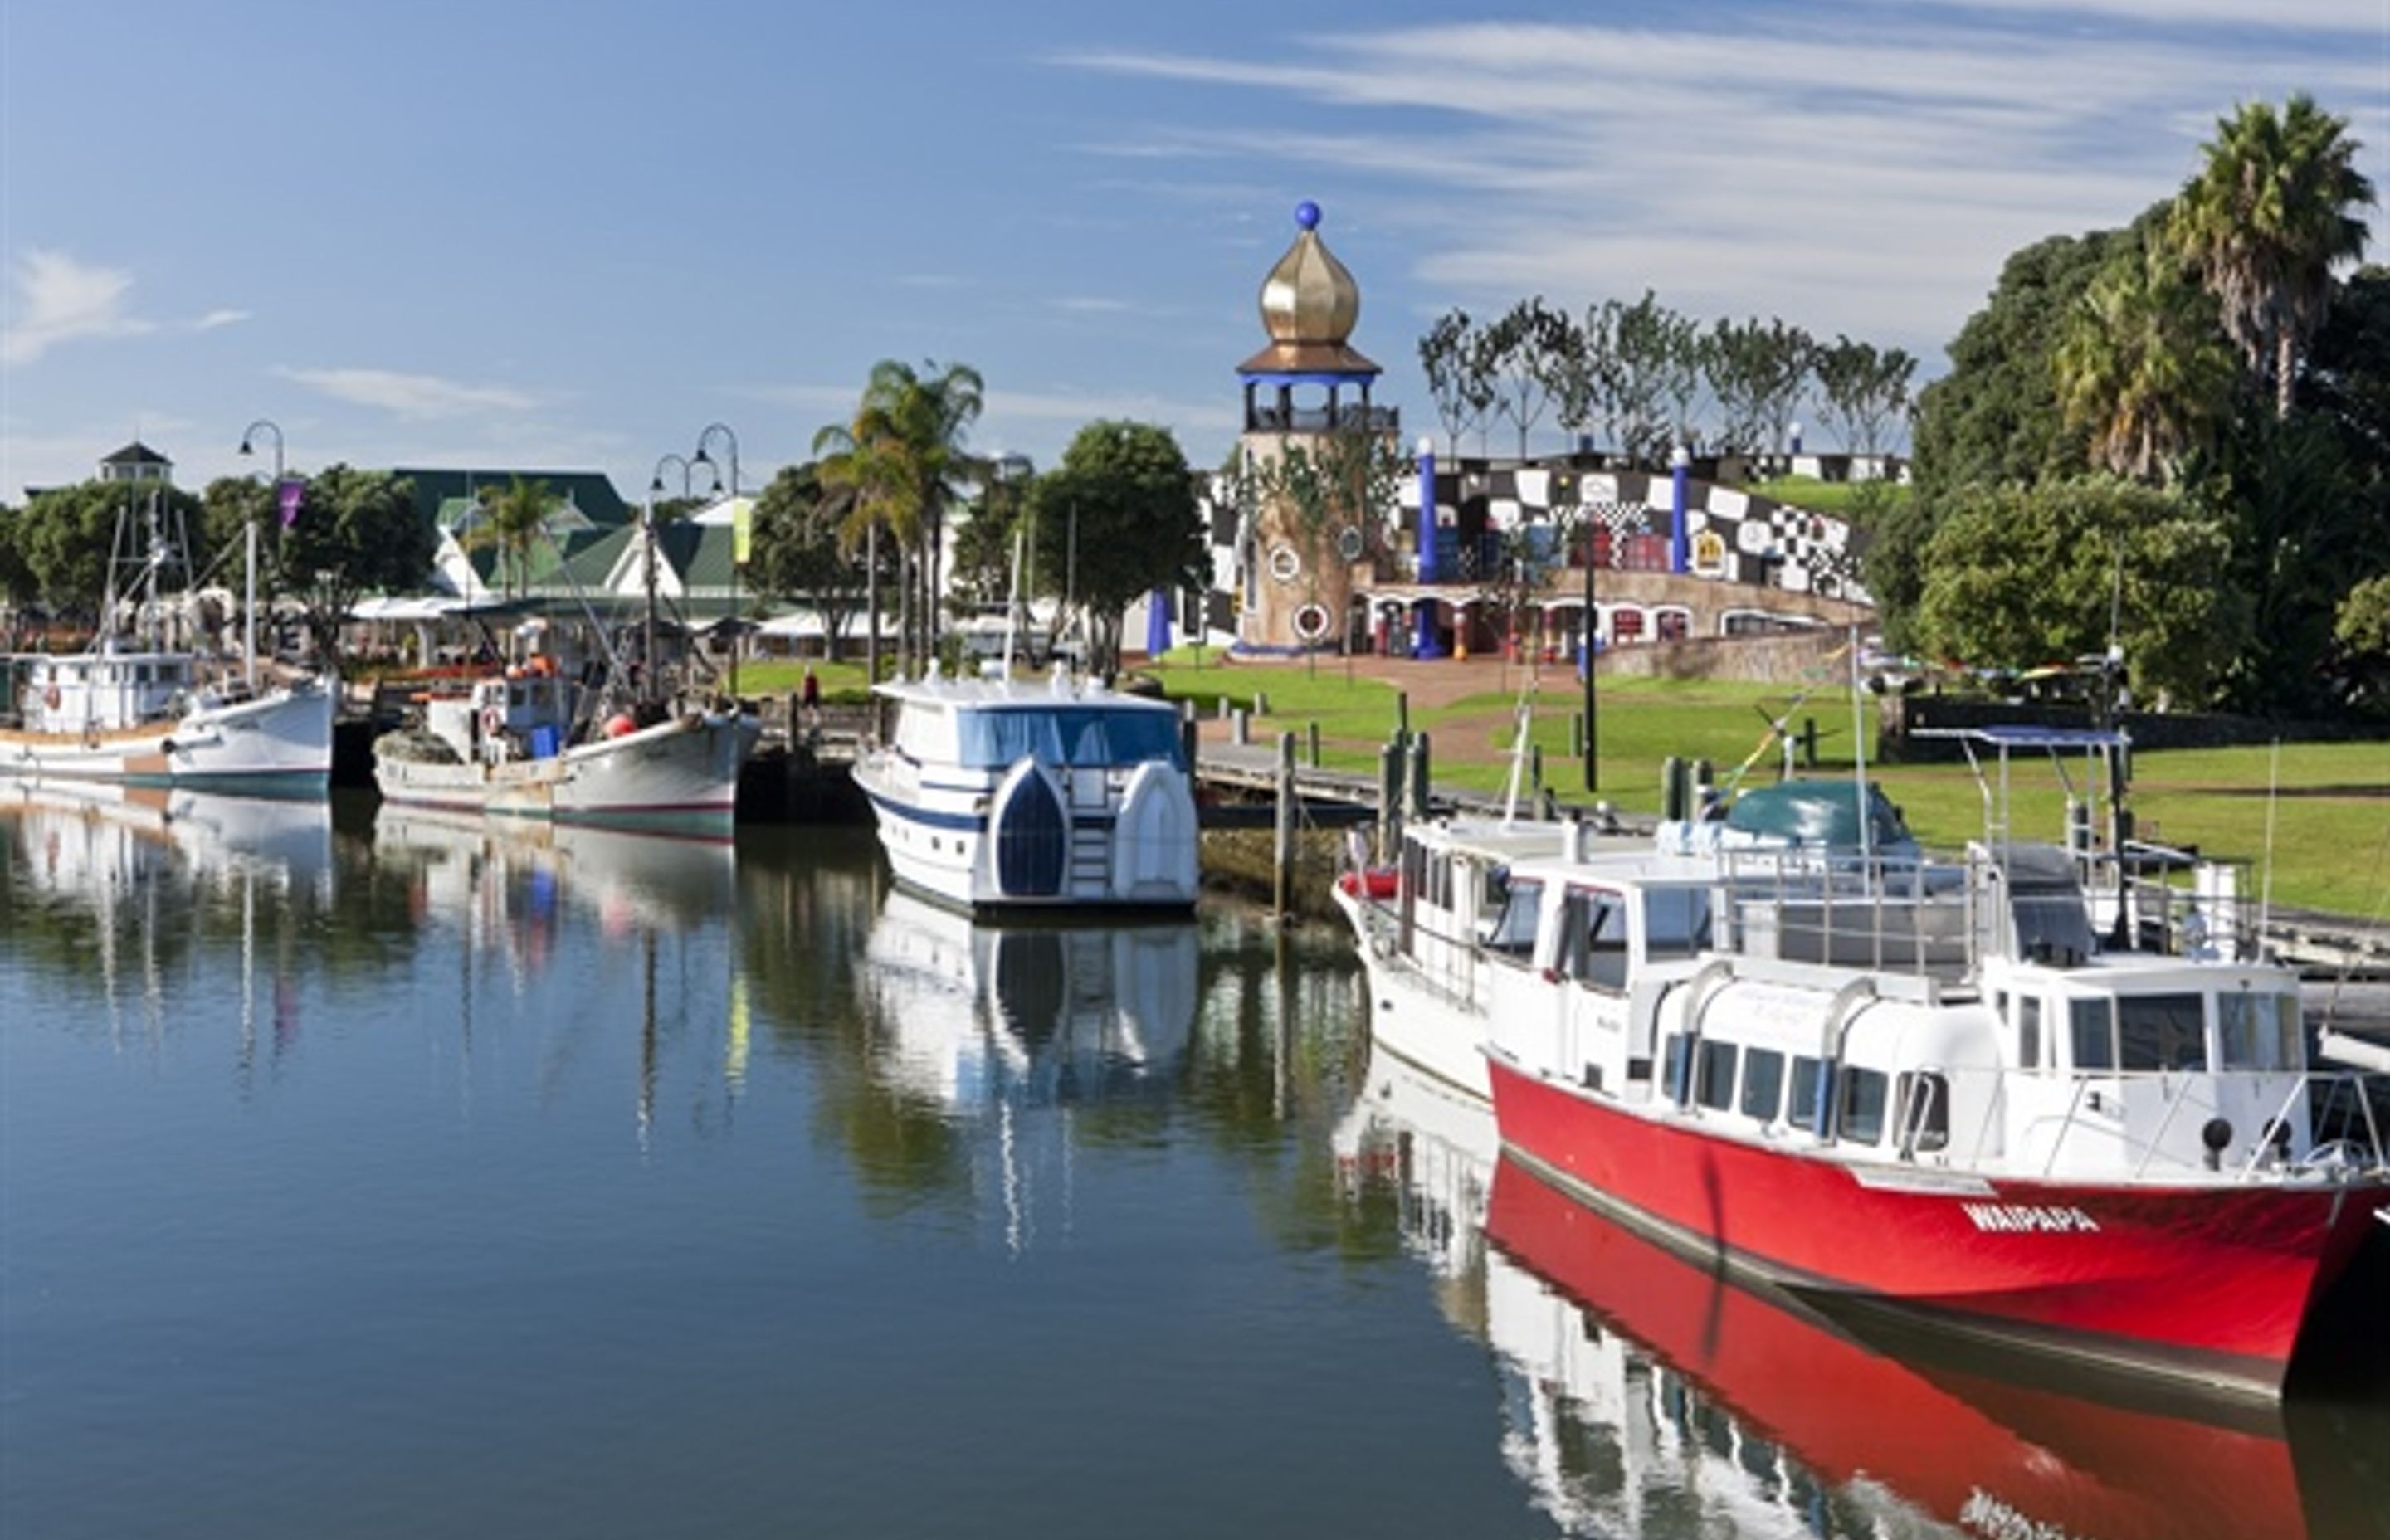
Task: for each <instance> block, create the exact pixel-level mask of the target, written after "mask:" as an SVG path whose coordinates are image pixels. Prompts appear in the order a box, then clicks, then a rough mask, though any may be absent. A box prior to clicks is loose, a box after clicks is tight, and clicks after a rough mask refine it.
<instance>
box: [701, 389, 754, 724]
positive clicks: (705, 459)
mask: <svg viewBox="0 0 2390 1540" xmlns="http://www.w3.org/2000/svg"><path fill="white" fill-rule="evenodd" d="M717 433H719V434H720V435H722V439H723V442H724V443H727V444H728V445H729V446H730V694H731V696H732V697H733V698H734V699H736V698H737V696H738V694H739V568H741V567H743V566H745V565H746V564H747V529H748V525H747V513H746V510H745V509H744V508H742V507H739V435H738V434H736V433H734V432H732V431H731V430H730V426H729V424H727V423H721V422H709V423H707V424H706V425H705V427H704V428H703V429H702V430H700V432H699V433H698V435H697V453H696V455H694V456H691V459H692V460H693V461H694V463H696V464H698V465H701V466H704V467H705V468H708V469H712V468H713V464H714V462H713V456H710V455H708V454H707V453H706V452H705V446H706V444H707V443H710V442H712V440H713V436H714V435H715V434H717ZM715 479H716V481H719V480H720V478H719V477H718V476H717V477H716V478H715Z"/></svg>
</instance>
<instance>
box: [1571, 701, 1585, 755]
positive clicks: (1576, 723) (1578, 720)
mask: <svg viewBox="0 0 2390 1540" xmlns="http://www.w3.org/2000/svg"><path fill="white" fill-rule="evenodd" d="M1569 758H1571V759H1583V758H1585V713H1584V712H1570V713H1569Z"/></svg>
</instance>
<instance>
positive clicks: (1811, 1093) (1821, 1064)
mask: <svg viewBox="0 0 2390 1540" xmlns="http://www.w3.org/2000/svg"><path fill="white" fill-rule="evenodd" d="M1825 1073H1826V1063H1825V1060H1823V1059H1811V1058H1809V1057H1808V1056H1807V1055H1806V1054H1795V1055H1794V1056H1793V1058H1792V1098H1791V1100H1790V1101H1789V1102H1788V1104H1787V1108H1786V1112H1785V1116H1786V1118H1787V1119H1788V1120H1789V1121H1791V1122H1792V1123H1799V1124H1800V1125H1801V1126H1802V1127H1804V1128H1815V1127H1817V1126H1818V1084H1819V1083H1820V1082H1822V1081H1823V1080H1824V1079H1825Z"/></svg>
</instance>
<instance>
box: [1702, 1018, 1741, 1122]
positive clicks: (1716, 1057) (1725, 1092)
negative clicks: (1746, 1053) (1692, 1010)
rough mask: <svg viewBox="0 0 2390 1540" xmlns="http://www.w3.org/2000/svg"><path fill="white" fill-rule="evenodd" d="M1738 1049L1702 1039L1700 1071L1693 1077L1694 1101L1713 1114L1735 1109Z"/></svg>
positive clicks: (1713, 1039)
mask: <svg viewBox="0 0 2390 1540" xmlns="http://www.w3.org/2000/svg"><path fill="white" fill-rule="evenodd" d="M1736 1057H1737V1048H1736V1046H1735V1045H1734V1044H1732V1043H1722V1042H1720V1041H1718V1040H1717V1039H1716V1038H1715V1037H1704V1038H1703V1039H1702V1046H1701V1055H1700V1059H1699V1064H1698V1069H1697V1071H1696V1072H1695V1073H1694V1076H1693V1099H1694V1100H1695V1101H1698V1102H1700V1103H1701V1104H1702V1105H1703V1107H1706V1108H1708V1109H1709V1110H1711V1111H1713V1112H1723V1111H1725V1110H1727V1109H1728V1108H1729V1107H1732V1106H1733V1105H1734V1061H1735V1059H1736Z"/></svg>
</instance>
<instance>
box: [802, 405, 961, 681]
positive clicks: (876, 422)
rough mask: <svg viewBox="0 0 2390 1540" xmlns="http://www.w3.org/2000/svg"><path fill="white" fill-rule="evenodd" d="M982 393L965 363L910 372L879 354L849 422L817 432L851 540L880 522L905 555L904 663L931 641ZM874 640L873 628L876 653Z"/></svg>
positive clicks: (825, 477)
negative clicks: (948, 528)
mask: <svg viewBox="0 0 2390 1540" xmlns="http://www.w3.org/2000/svg"><path fill="white" fill-rule="evenodd" d="M984 391H985V385H984V383H983V381H982V379H980V375H979V371H978V370H976V369H973V368H971V367H970V366H968V365H964V364H950V365H948V366H945V367H944V368H943V369H941V368H940V367H939V366H938V365H937V364H936V362H935V361H934V360H933V361H932V362H930V363H927V364H925V365H923V366H922V367H921V368H920V369H919V370H916V369H915V368H914V367H913V366H911V365H909V364H905V363H901V362H899V361H898V360H896V359H893V358H883V359H881V360H880V362H879V363H878V364H876V365H874V366H872V369H871V379H870V380H869V381H868V382H867V384H866V385H865V386H864V391H863V399H862V402H861V403H860V404H859V405H858V406H857V408H856V411H855V416H854V419H853V421H852V422H850V423H848V424H847V425H845V426H843V427H841V426H835V425H834V426H831V427H829V428H825V429H823V430H821V431H820V432H818V433H816V434H815V435H814V452H815V453H816V455H820V456H824V458H823V460H822V465H821V476H822V481H823V483H824V484H825V485H826V486H827V487H829V489H830V490H831V492H832V494H834V495H837V496H839V497H840V498H841V499H842V501H843V502H844V503H845V505H846V506H847V507H848V509H849V520H850V533H849V536H848V538H849V540H850V542H852V541H854V540H855V539H857V538H862V539H864V540H865V541H866V542H868V539H869V535H870V533H871V532H872V531H873V530H874V529H879V530H882V531H885V532H887V533H889V534H891V535H892V536H893V538H894V539H895V540H896V542H897V544H898V545H900V546H901V547H902V548H903V549H904V550H905V552H906V560H905V572H906V579H905V582H904V584H903V586H902V588H901V590H900V594H901V598H900V607H901V613H902V614H903V616H904V617H905V619H906V623H905V625H904V627H903V629H902V632H901V635H902V636H903V638H904V640H903V644H902V645H903V653H904V657H905V659H906V665H907V667H908V669H909V666H910V663H911V661H912V660H914V659H917V658H924V657H927V656H928V655H929V652H930V649H931V648H932V645H933V644H934V641H935V636H934V635H933V634H934V632H935V630H936V605H935V602H934V601H935V596H936V594H937V592H938V588H939V584H938V573H937V551H938V546H939V536H940V532H941V531H942V530H943V529H944V523H945V519H946V515H947V513H948V511H949V510H950V509H951V508H952V507H954V506H955V503H956V501H957V497H958V495H959V493H958V488H959V485H960V483H961V482H962V481H963V480H964V479H965V478H967V477H968V476H969V475H970V471H971V468H972V465H973V463H974V462H973V461H972V460H971V458H970V454H969V453H968V451H967V448H966V443H967V441H968V440H969V438H970V427H971V424H972V423H973V422H975V421H977V420H978V418H979V414H980V406H981V400H982V396H983V392H984ZM878 639H879V638H878V634H877V630H876V628H875V630H874V634H873V636H872V647H873V648H874V654H875V656H876V653H877V648H878Z"/></svg>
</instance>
